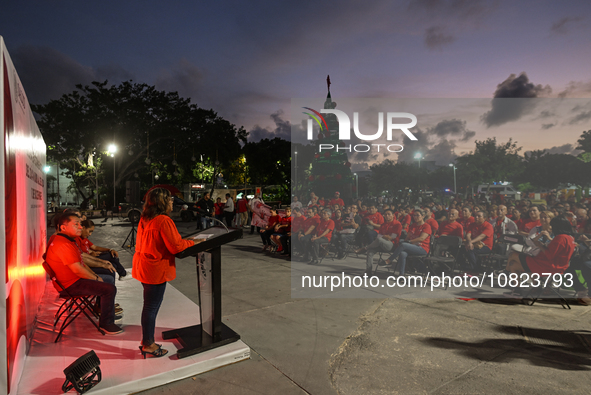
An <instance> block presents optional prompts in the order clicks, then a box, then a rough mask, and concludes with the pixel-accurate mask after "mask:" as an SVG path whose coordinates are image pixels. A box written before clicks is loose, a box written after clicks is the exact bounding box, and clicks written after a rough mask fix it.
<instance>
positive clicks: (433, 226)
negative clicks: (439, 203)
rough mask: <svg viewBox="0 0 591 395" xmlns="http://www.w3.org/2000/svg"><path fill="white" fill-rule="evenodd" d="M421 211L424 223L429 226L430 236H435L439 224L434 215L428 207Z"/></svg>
mask: <svg viewBox="0 0 591 395" xmlns="http://www.w3.org/2000/svg"><path fill="white" fill-rule="evenodd" d="M423 211H424V212H425V223H427V224H429V226H430V227H431V232H432V234H433V235H435V234H436V233H437V230H438V229H439V222H437V221H436V220H435V218H434V215H433V213H432V212H431V209H430V208H429V207H425V208H423Z"/></svg>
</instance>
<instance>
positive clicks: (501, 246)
mask: <svg viewBox="0 0 591 395" xmlns="http://www.w3.org/2000/svg"><path fill="white" fill-rule="evenodd" d="M513 244H525V238H524V237H523V236H522V235H520V234H504V235H501V237H500V238H497V235H496V234H495V235H494V241H493V249H492V251H491V252H490V253H487V254H486V255H485V257H484V259H483V260H482V261H481V264H480V266H481V267H482V266H486V265H487V264H488V266H489V267H490V269H491V270H493V272H494V271H495V270H496V272H497V273H498V271H499V270H502V269H504V268H505V266H507V261H508V260H509V254H510V253H511V246H512V245H513ZM482 275H485V273H483V274H482Z"/></svg>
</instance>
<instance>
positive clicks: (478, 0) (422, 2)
mask: <svg viewBox="0 0 591 395" xmlns="http://www.w3.org/2000/svg"><path fill="white" fill-rule="evenodd" d="M496 3H497V2H496V1H487V0H471V1H466V0H415V1H412V2H410V4H409V7H408V8H409V11H411V12H417V11H422V12H424V13H427V14H428V15H431V16H434V17H438V16H441V17H443V18H449V17H454V18H457V19H458V20H461V21H465V20H466V19H473V20H476V21H478V20H480V19H481V18H483V17H485V16H486V15H487V14H489V13H490V11H491V10H492V9H494V8H496V7H497V4H496Z"/></svg>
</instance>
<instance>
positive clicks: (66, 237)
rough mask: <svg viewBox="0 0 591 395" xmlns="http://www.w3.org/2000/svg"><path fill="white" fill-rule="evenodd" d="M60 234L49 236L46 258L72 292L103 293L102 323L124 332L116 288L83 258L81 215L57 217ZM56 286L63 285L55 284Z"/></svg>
mask: <svg viewBox="0 0 591 395" xmlns="http://www.w3.org/2000/svg"><path fill="white" fill-rule="evenodd" d="M57 230H58V233H57V235H54V236H52V238H51V239H50V241H49V242H50V243H49V247H48V248H47V252H46V254H45V261H46V262H47V264H48V265H49V266H50V267H51V269H52V270H53V271H54V272H55V275H56V277H57V279H58V280H59V281H60V283H61V284H62V285H63V286H64V287H65V288H66V290H67V291H68V292H69V293H70V295H72V296H80V295H97V296H99V297H100V301H101V303H100V305H101V315H100V318H99V327H100V328H101V329H102V330H103V331H104V332H105V333H106V334H110V335H115V334H117V333H121V332H123V329H121V328H120V327H119V326H117V325H116V324H115V320H118V319H121V317H120V316H115V295H116V294H117V288H116V287H115V286H114V285H113V284H108V283H105V282H103V280H102V279H101V278H100V277H99V276H98V275H96V274H95V273H94V272H93V271H92V270H90V269H89V268H88V267H87V266H86V265H85V264H84V263H83V262H82V253H81V251H80V248H78V246H77V245H76V237H78V236H80V235H81V234H82V225H81V224H80V218H79V217H78V216H77V215H75V214H64V215H62V216H61V217H60V218H59V219H58V220H57ZM54 287H55V289H56V290H57V291H58V292H60V291H61V289H60V288H59V286H58V285H57V284H54Z"/></svg>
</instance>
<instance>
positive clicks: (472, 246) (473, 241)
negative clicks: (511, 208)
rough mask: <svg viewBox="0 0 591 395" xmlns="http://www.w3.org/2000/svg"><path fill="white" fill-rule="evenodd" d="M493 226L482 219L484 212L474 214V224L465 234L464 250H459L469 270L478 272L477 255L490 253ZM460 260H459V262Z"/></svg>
mask: <svg viewBox="0 0 591 395" xmlns="http://www.w3.org/2000/svg"><path fill="white" fill-rule="evenodd" d="M493 234H494V229H493V226H492V225H491V224H490V222H488V221H487V220H486V219H485V218H484V212H482V211H479V212H477V213H476V217H475V218H474V223H473V224H472V226H471V227H470V229H469V230H468V231H467V232H466V241H465V243H464V248H463V249H462V250H461V251H462V253H463V254H464V255H465V257H466V259H467V261H468V264H469V265H470V269H471V270H474V271H478V270H479V268H480V262H479V260H478V256H477V255H481V254H486V253H490V252H491V251H492V246H493V240H494V235H493ZM461 261H462V260H461V259H460V262H461Z"/></svg>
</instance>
